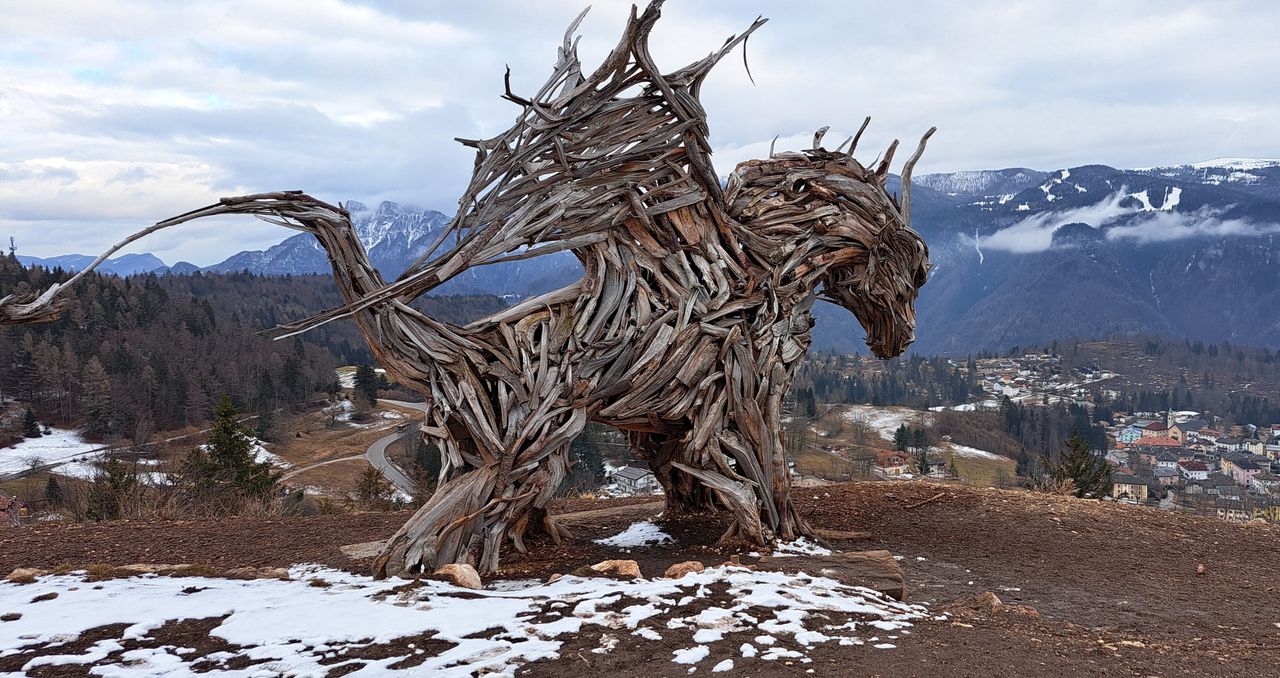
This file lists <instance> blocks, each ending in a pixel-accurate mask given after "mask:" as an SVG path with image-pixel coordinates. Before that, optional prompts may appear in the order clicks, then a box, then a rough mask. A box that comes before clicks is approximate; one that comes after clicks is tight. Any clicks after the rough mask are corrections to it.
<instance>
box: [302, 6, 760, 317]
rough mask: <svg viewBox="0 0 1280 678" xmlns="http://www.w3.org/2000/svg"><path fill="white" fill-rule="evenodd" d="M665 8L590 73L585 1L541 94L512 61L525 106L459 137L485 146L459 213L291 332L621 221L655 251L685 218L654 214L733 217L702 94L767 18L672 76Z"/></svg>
mask: <svg viewBox="0 0 1280 678" xmlns="http://www.w3.org/2000/svg"><path fill="white" fill-rule="evenodd" d="M661 6H662V2H661V0H655V1H654V2H652V3H650V4H649V5H648V7H646V8H645V10H644V11H643V12H642V13H637V10H636V8H635V7H634V6H633V7H632V11H631V16H630V19H629V20H628V22H627V27H626V30H625V31H624V32H623V35H622V39H621V40H620V41H619V43H618V45H617V46H616V47H615V48H614V49H613V51H612V52H611V53H610V54H609V56H608V57H607V58H606V59H605V60H604V62H603V63H601V64H600V66H599V68H597V69H596V70H595V72H593V73H592V74H590V75H589V76H584V75H583V73H582V68H581V62H580V61H579V59H578V55H577V39H576V38H575V37H574V32H575V31H576V30H577V27H578V25H579V23H580V22H581V21H582V18H583V17H584V16H585V15H586V10H584V11H583V12H582V14H579V15H578V17H577V18H576V19H575V20H574V21H573V23H572V24H570V26H569V28H568V30H567V31H566V32H565V37H564V42H563V44H562V45H561V46H560V48H559V59H558V61H557V63H556V66H555V69H554V70H553V72H552V75H551V77H550V78H549V79H548V80H547V82H546V84H544V85H543V86H542V87H541V88H540V89H539V90H538V92H537V94H536V95H534V96H533V97H531V98H524V97H521V96H518V95H516V94H514V93H513V92H512V91H511V87H510V69H508V71H507V75H506V78H505V82H506V93H505V94H504V95H503V98H505V99H507V100H509V101H512V102H514V103H516V104H519V105H520V106H521V109H522V110H521V112H520V115H519V117H518V118H517V119H516V122H515V124H514V125H513V126H512V127H511V128H510V129H509V130H507V131H506V132H504V133H502V134H500V135H498V136H496V137H493V138H491V139H484V140H468V139H459V140H458V141H460V142H461V143H463V144H465V145H467V146H470V147H473V148H475V149H476V159H475V169H474V172H473V174H472V178H471V182H470V184H469V185H468V186H467V190H466V192H465V193H463V195H462V197H461V199H460V200H459V202H458V212H457V214H456V216H455V217H454V218H453V220H452V221H451V222H450V223H449V224H448V226H447V227H446V228H445V229H444V231H443V232H442V233H441V235H440V236H439V237H438V238H437V240H436V241H435V242H434V243H433V244H432V246H431V247H429V248H428V251H427V252H426V253H425V254H423V255H422V256H421V257H420V258H419V259H418V261H417V262H415V263H414V264H413V265H412V266H410V267H409V269H408V270H406V271H405V273H404V274H402V275H401V276H400V278H399V279H397V280H396V281H395V282H393V283H391V284H390V285H387V286H386V287H383V288H382V289H380V290H378V291H377V292H375V293H373V294H369V295H366V296H364V297H363V298H361V299H359V300H356V301H354V302H352V303H350V304H347V305H346V306H343V307H339V308H335V309H333V310H330V311H327V312H325V313H321V314H319V315H316V316H313V317H311V318H308V319H306V320H304V321H301V322H298V323H293V324H290V325H288V326H285V327H284V328H283V329H286V330H290V331H293V332H296V331H303V330H306V329H309V328H310V327H314V326H316V325H319V324H322V323H325V322H328V321H330V320H334V319H336V318H341V317H346V316H349V315H351V314H353V313H355V312H357V311H360V310H362V309H366V308H369V307H371V306H374V305H377V304H383V303H387V302H389V301H391V300H399V301H407V300H410V299H413V298H415V297H417V296H419V295H421V294H423V293H425V292H427V291H429V290H431V289H433V288H435V287H438V286H439V285H441V284H443V283H444V282H446V281H448V280H449V279H451V278H453V277H454V276H456V275H458V274H459V273H461V272H463V271H466V270H468V269H470V268H473V267H476V266H483V265H489V264H495V263H500V262H506V261H514V260H519V259H527V258H531V257H535V256H538V255H541V254H547V253H551V252H557V251H563V250H574V251H581V250H582V249H583V248H586V247H589V246H591V245H593V244H596V243H600V242H603V241H605V240H607V239H608V238H609V237H610V234H611V232H612V231H613V230H614V229H615V228H616V227H618V226H620V225H625V226H626V228H627V229H628V230H629V231H630V232H631V235H632V236H633V237H635V238H636V239H637V241H640V242H643V243H645V244H646V245H647V246H648V247H649V248H650V249H651V250H655V249H656V250H658V251H659V252H660V251H661V250H662V249H666V250H674V249H676V248H677V247H678V244H677V243H678V241H679V236H680V234H679V233H677V232H675V231H678V230H679V229H680V226H681V224H680V221H679V220H677V219H655V217H657V216H659V215H663V214H667V213H669V212H672V211H674V210H677V209H680V208H682V207H690V206H694V205H699V204H700V205H701V206H702V209H705V211H706V214H707V216H709V217H710V218H711V220H712V221H713V223H716V224H718V225H723V224H724V223H725V222H726V220H727V217H726V212H725V205H724V196H723V194H722V192H721V188H720V181H719V179H718V177H717V176H716V173H715V170H714V169H713V167H712V164H711V157H710V156H711V148H710V143H709V141H708V137H709V130H708V129H707V124H706V113H705V111H704V110H703V108H702V104H701V103H700V102H699V100H698V92H699V88H700V86H701V84H702V81H703V80H704V79H705V77H706V76H707V74H708V73H709V72H710V71H711V68H712V67H713V66H715V65H716V63H718V62H719V61H720V60H721V59H722V58H724V56H725V55H726V54H728V53H729V52H730V51H731V50H732V49H733V48H734V47H736V46H737V45H738V44H739V43H741V42H744V41H745V40H746V39H747V37H748V36H749V35H750V34H751V33H752V32H754V31H755V30H756V29H757V28H759V27H760V26H761V25H763V24H764V23H765V21H766V20H765V19H763V18H758V19H756V21H755V22H754V23H753V24H752V25H751V26H750V27H749V28H748V29H747V30H746V31H744V32H742V33H741V34H739V35H735V36H731V37H730V38H729V39H728V40H726V41H725V43H724V44H723V45H722V46H721V47H720V48H719V49H717V50H715V51H714V52H712V53H711V54H709V55H708V56H707V57H705V58H703V59H702V60H700V61H697V62H694V63H692V64H689V65H688V66H685V67H684V68H682V69H680V70H678V71H675V72H674V73H669V74H663V73H662V72H661V71H659V70H658V67H657V66H656V65H655V64H654V61H653V58H652V56H651V55H650V53H649V34H650V31H651V30H652V28H653V26H654V23H655V22H656V21H657V20H658V18H659V16H660V10H661ZM446 243H448V244H449V245H450V246H449V247H448V248H447V249H446V250H445V251H443V252H441V253H440V254H439V256H434V255H436V253H437V251H439V250H440V249H441V246H442V245H444V244H446Z"/></svg>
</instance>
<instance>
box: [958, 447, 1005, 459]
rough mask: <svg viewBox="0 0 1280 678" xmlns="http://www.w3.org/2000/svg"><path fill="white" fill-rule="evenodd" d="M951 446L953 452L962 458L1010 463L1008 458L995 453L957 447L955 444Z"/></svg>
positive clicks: (974, 448)
mask: <svg viewBox="0 0 1280 678" xmlns="http://www.w3.org/2000/svg"><path fill="white" fill-rule="evenodd" d="M950 445H951V452H952V453H954V454H956V455H958V456H961V457H974V458H977V459H991V460H994V461H1009V458H1008V457H1002V456H1000V455H998V454H995V453H994V452H988V451H986V450H979V449H978V448H976V447H969V446H968V445H957V444H955V443H950Z"/></svg>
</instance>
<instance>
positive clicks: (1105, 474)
mask: <svg viewBox="0 0 1280 678" xmlns="http://www.w3.org/2000/svg"><path fill="white" fill-rule="evenodd" d="M1049 475H1050V476H1051V477H1052V478H1053V479H1054V480H1055V481H1057V482H1059V483H1064V482H1065V481H1067V480H1070V481H1072V482H1073V483H1075V488H1076V492H1075V493H1076V496H1077V497H1103V496H1106V495H1107V494H1109V493H1110V492H1111V466H1109V465H1108V464H1107V461H1106V459H1103V458H1102V457H1099V456H1097V455H1095V454H1093V452H1092V451H1090V450H1089V443H1088V442H1087V441H1086V440H1085V439H1084V438H1083V437H1081V435H1080V432H1079V431H1076V432H1075V433H1072V434H1071V437H1070V438H1068V439H1067V449H1066V451H1064V452H1063V453H1062V456H1061V457H1060V458H1059V459H1058V463H1057V464H1051V465H1049Z"/></svg>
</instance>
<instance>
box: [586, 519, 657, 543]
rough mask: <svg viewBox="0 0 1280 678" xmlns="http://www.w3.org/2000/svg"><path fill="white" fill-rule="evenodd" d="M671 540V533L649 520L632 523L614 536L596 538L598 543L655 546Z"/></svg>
mask: <svg viewBox="0 0 1280 678" xmlns="http://www.w3.org/2000/svg"><path fill="white" fill-rule="evenodd" d="M669 541H673V540H672V538H671V535H669V534H667V533H666V532H663V531H662V528H661V527H658V526H657V525H654V524H653V523H652V522H651V521H648V520H643V521H640V522H638V523H631V526H630V527H628V528H627V529H625V530H623V531H621V532H619V533H618V534H615V535H613V536H612V537H607V538H605V539H596V540H595V542H596V543H597V544H603V545H605V546H619V547H633V546H655V545H657V544H665V543H667V542H669Z"/></svg>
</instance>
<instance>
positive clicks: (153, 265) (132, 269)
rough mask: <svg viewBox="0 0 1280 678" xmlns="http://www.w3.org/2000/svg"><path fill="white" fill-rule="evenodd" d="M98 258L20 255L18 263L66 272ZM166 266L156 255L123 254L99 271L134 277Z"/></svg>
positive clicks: (80, 255) (86, 264) (86, 256)
mask: <svg viewBox="0 0 1280 678" xmlns="http://www.w3.org/2000/svg"><path fill="white" fill-rule="evenodd" d="M96 258H97V257H94V256H89V255H87V254H62V255H59V256H56V257H43V258H41V257H29V256H25V255H22V254H19V255H18V261H19V262H21V263H22V264H23V265H24V266H43V267H44V268H48V269H55V268H61V269H62V270H64V271H79V270H80V269H82V268H84V267H85V266H88V265H89V264H91V263H93V260H94V259H96ZM165 268H166V267H165V264H164V262H163V261H161V260H160V258H159V257H157V256H155V255H154V254H150V253H147V252H144V253H142V254H123V255H121V256H118V257H116V258H114V259H107V260H106V261H104V262H102V263H101V264H100V265H99V266H98V269H97V270H99V271H101V272H103V273H114V274H116V275H133V274H135V273H152V272H155V271H162V270H163V269H165Z"/></svg>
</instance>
